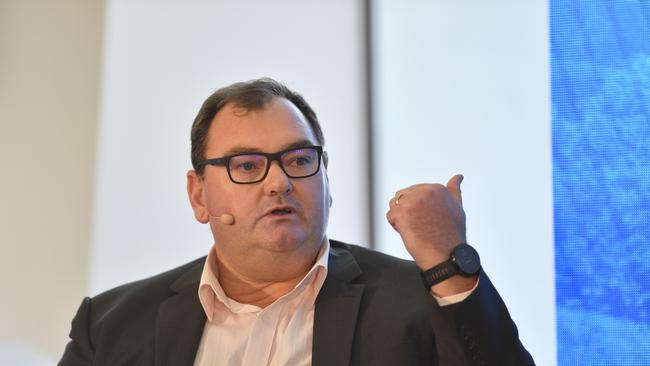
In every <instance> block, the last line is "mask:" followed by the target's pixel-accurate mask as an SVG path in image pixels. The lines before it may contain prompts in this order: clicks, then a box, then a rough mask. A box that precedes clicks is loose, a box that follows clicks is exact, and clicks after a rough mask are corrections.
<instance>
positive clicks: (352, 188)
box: [90, 0, 369, 293]
mask: <svg viewBox="0 0 650 366" xmlns="http://www.w3.org/2000/svg"><path fill="white" fill-rule="evenodd" d="M362 19H363V8H362V1H350V0H336V1H327V2H315V1H300V0H282V1H273V2H266V1H251V0H246V1H236V2H235V1H199V0H194V1H184V2H183V3H182V6H181V5H180V3H179V2H177V1H159V0H156V1H153V0H151V1H124V0H111V1H107V10H106V27H105V35H104V37H105V40H104V66H103V70H104V72H103V76H102V80H103V83H102V98H101V110H102V112H101V118H100V126H99V130H100V132H99V137H98V143H99V148H98V161H97V181H96V196H95V197H96V198H95V202H96V204H95V213H94V226H93V228H94V230H93V245H92V265H91V282H90V290H91V292H92V293H97V292H99V291H102V290H105V289H108V288H110V287H113V286H116V285H118V284H121V283H124V282H126V281H131V280H134V279H138V278H142V277H145V276H150V275H152V274H155V273H158V272H161V271H163V270H166V269H169V268H173V267H175V266H177V265H180V264H182V263H184V262H185V261H189V260H191V259H194V258H196V257H199V256H202V255H205V254H207V252H208V250H209V248H210V247H211V245H212V237H211V235H210V234H209V228H208V227H207V226H202V225H200V224H198V223H197V222H196V221H194V217H193V214H192V211H191V208H190V205H189V203H188V201H187V197H186V193H185V173H186V171H187V170H188V169H190V168H191V164H190V154H189V151H190V144H189V133H190V127H191V123H192V121H193V119H194V116H195V115H196V113H197V111H198V109H199V107H200V105H201V103H202V102H203V100H204V99H205V98H206V97H207V96H208V95H209V94H210V93H212V92H213V91H214V90H216V89H217V88H220V87H223V86H226V85H228V84H230V83H233V82H236V81H242V80H249V79H252V78H256V77H261V76H269V77H273V78H275V79H277V80H280V81H284V82H285V83H287V85H288V86H289V87H290V88H293V89H295V90H297V91H299V92H301V93H302V94H303V95H304V96H305V97H306V99H307V100H308V101H309V102H310V104H311V105H312V107H313V108H314V109H315V110H316V113H318V115H319V119H320V121H321V124H322V125H323V129H324V132H325V136H326V139H327V145H326V147H327V149H328V150H329V154H330V169H329V177H330V183H331V188H332V194H333V196H334V206H333V207H332V211H331V220H330V226H329V233H330V237H334V238H340V239H344V240H348V241H352V242H359V243H367V241H368V240H367V236H368V232H367V227H368V220H369V218H368V217H367V215H366V207H367V199H366V197H367V193H366V189H365V181H366V177H365V174H366V171H365V170H360V169H359V167H360V166H363V165H364V162H365V161H366V159H367V156H366V148H365V146H366V145H365V144H366V142H365V139H366V136H365V131H364V125H365V115H364V111H365V99H364V96H365V91H364V89H363V86H364V85H365V79H364V72H363V63H364V59H363V56H364V53H363V52H364V47H363V43H362V42H363V32H362V31H363V22H361V20H362Z"/></svg>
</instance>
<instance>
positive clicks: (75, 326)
mask: <svg viewBox="0 0 650 366" xmlns="http://www.w3.org/2000/svg"><path fill="white" fill-rule="evenodd" d="M90 303H91V300H90V298H89V297H86V298H84V299H83V301H82V302H81V306H79V310H77V315H75V317H74V319H73V320H72V329H71V330H70V341H69V342H68V344H67V345H66V347H65V351H64V352H63V356H62V357H61V360H60V361H59V363H58V365H59V366H82V365H92V364H93V359H94V357H95V349H94V347H93V345H92V343H91V341H90V332H89V323H90Z"/></svg>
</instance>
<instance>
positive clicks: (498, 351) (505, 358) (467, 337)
mask: <svg viewBox="0 0 650 366" xmlns="http://www.w3.org/2000/svg"><path fill="white" fill-rule="evenodd" d="M443 309H444V310H443V311H445V312H446V311H449V312H450V313H451V314H450V315H451V317H452V318H453V319H454V322H455V324H456V327H457V329H456V330H457V334H458V337H459V338H460V344H461V347H462V348H463V350H464V353H465V355H466V357H467V360H468V362H469V364H470V365H487V366H490V365H499V366H511V365H512V366H515V365H516V366H523V365H535V362H534V361H533V358H532V357H531V355H530V354H529V353H528V351H526V349H525V348H524V346H523V344H522V343H521V341H520V340H519V334H518V331H517V327H516V326H515V323H514V322H513V321H512V319H511V318H510V314H509V313H508V309H507V308H506V305H505V303H504V302H503V300H502V299H501V296H499V293H498V292H497V290H496V289H495V288H494V286H493V285H492V282H491V281H490V279H489V278H488V277H487V275H486V274H485V273H484V272H483V271H481V275H480V282H479V285H478V287H477V288H476V289H475V291H474V292H473V293H472V294H471V295H470V296H469V297H468V298H467V299H465V300H464V301H462V302H460V303H457V304H454V305H450V306H447V307H444V308H443Z"/></svg>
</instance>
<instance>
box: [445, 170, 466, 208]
mask: <svg viewBox="0 0 650 366" xmlns="http://www.w3.org/2000/svg"><path fill="white" fill-rule="evenodd" d="M463 178H464V177H463V175H462V174H456V175H454V176H453V177H451V179H449V182H447V191H449V194H450V195H451V196H452V197H453V198H454V200H456V201H457V202H458V203H459V204H460V205H461V206H462V205H463V196H462V194H461V191H460V183H461V182H462V181H463Z"/></svg>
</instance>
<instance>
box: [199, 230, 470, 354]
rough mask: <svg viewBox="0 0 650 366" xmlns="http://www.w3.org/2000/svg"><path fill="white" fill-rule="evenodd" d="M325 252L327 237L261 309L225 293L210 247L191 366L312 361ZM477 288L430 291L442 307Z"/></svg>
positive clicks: (324, 270) (325, 274)
mask: <svg viewBox="0 0 650 366" xmlns="http://www.w3.org/2000/svg"><path fill="white" fill-rule="evenodd" d="M329 252H330V244H329V241H326V242H325V245H323V247H322V248H321V249H320V251H319V252H318V256H317V257H316V262H315V263H314V266H313V267H312V268H311V269H310V270H309V272H308V273H307V275H305V277H304V278H303V279H302V280H301V281H300V283H298V285H296V287H295V288H294V289H293V290H292V291H290V292H289V293H287V294H286V295H284V296H282V297H280V298H279V299H277V300H276V301H275V302H273V303H272V304H270V305H269V306H267V307H266V308H260V307H258V306H255V305H250V304H242V303H239V302H237V301H235V300H233V299H231V298H229V297H228V296H226V294H225V293H224V291H223V289H222V288H221V285H220V284H219V280H218V268H217V265H216V259H215V257H214V255H215V254H214V248H212V250H210V253H209V254H208V258H207V260H206V262H205V266H204V267H203V274H202V275H201V282H200V284H199V300H200V301H201V305H202V306H203V310H204V311H205V314H206V316H207V319H208V320H207V321H206V323H205V327H204V328H203V335H202V336H201V343H200V344H199V349H198V351H197V353H196V358H195V359H194V366H234V365H237V366H240V365H241V366H260V365H269V366H280V365H292V366H303V365H311V351H312V336H313V325H314V308H315V307H314V304H315V301H316V297H317V296H318V292H319V291H320V289H321V287H322V286H323V283H324V282H325V277H327V259H328V257H329ZM476 286H478V282H477V284H476ZM476 286H474V288H473V289H471V290H469V291H467V292H463V293H460V294H456V295H452V296H447V297H443V298H440V297H437V296H435V295H433V293H432V294H431V295H432V296H433V297H434V298H435V299H436V301H437V302H438V304H439V305H440V306H446V305H450V304H454V303H457V302H460V301H463V300H465V299H466V298H467V297H468V296H469V295H470V294H471V293H472V292H473V291H474V290H475V289H476Z"/></svg>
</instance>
